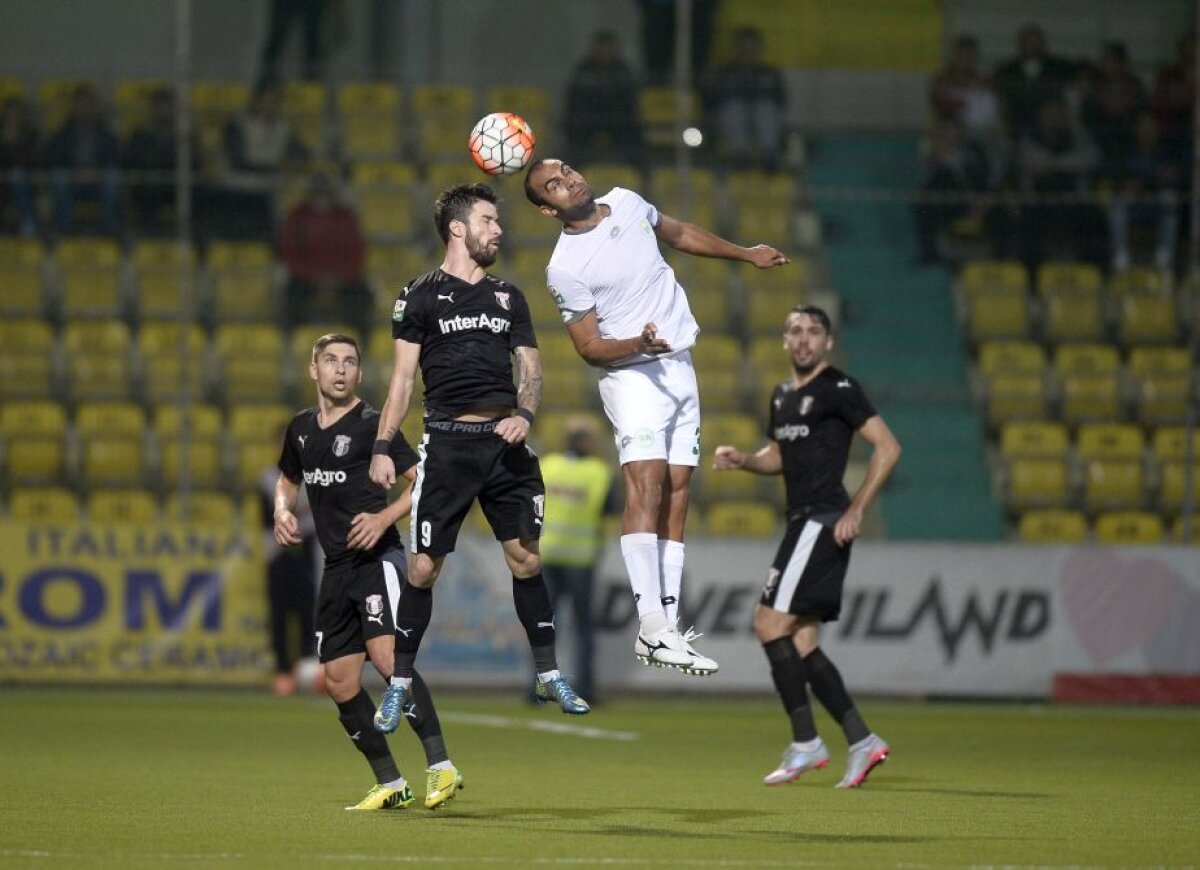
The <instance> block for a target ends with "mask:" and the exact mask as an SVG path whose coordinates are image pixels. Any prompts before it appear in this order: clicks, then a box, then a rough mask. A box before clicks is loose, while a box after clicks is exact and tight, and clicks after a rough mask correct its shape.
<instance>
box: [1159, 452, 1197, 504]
mask: <svg viewBox="0 0 1200 870" xmlns="http://www.w3.org/2000/svg"><path fill="white" fill-rule="evenodd" d="M1187 471H1188V466H1187V463H1186V462H1167V463H1165V464H1164V465H1163V466H1162V470H1161V477H1162V480H1161V485H1160V488H1159V504H1160V505H1161V506H1162V509H1163V510H1164V511H1166V512H1167V513H1170V514H1177V513H1179V512H1180V511H1181V510H1182V509H1183V503H1184V500H1185V499H1186V498H1187V497H1188V492H1189V490H1188V480H1187V477H1188V473H1187ZM1190 492H1191V500H1192V505H1193V506H1194V508H1195V509H1196V510H1197V512H1200V459H1198V460H1197V461H1196V462H1195V463H1194V464H1193V465H1192V480H1191V490H1190Z"/></svg>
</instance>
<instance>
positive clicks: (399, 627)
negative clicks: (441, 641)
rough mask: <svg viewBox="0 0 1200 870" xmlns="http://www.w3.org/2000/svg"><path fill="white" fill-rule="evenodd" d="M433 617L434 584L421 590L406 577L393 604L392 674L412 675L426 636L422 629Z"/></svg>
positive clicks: (397, 675) (426, 626) (427, 625)
mask: <svg viewBox="0 0 1200 870" xmlns="http://www.w3.org/2000/svg"><path fill="white" fill-rule="evenodd" d="M432 618H433V587H432V586H428V587H426V588H424V589H420V588H418V587H416V586H413V585H412V584H411V583H409V582H408V581H407V580H405V581H404V588H403V589H402V590H401V591H400V601H399V603H398V604H397V605H396V665H395V669H394V670H393V671H392V675H393V676H396V677H409V678H411V677H412V675H413V663H414V662H415V661H416V660H417V650H418V649H420V647H421V638H422V637H424V636H425V629H427V628H429V620H431V619H432Z"/></svg>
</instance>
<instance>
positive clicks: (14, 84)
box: [0, 76, 26, 105]
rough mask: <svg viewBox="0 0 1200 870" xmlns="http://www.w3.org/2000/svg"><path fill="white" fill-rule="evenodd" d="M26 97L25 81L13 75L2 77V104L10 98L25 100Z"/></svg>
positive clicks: (0, 96)
mask: <svg viewBox="0 0 1200 870" xmlns="http://www.w3.org/2000/svg"><path fill="white" fill-rule="evenodd" d="M25 98H26V90H25V82H23V81H22V80H21V79H18V78H14V77H13V76H5V77H4V78H0V105H3V104H5V103H7V102H8V101H9V100H23V99H25Z"/></svg>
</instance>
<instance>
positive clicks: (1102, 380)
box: [1062, 374, 1121, 426]
mask: <svg viewBox="0 0 1200 870" xmlns="http://www.w3.org/2000/svg"><path fill="white" fill-rule="evenodd" d="M1120 416H1121V386H1120V382H1119V381H1118V379H1117V376H1116V375H1115V374H1107V375H1074V374H1070V375H1066V376H1065V377H1064V378H1063V379H1062V418H1063V420H1064V421H1066V422H1067V423H1068V424H1069V425H1072V426H1073V425H1076V424H1079V423H1088V422H1103V421H1108V420H1116V419H1117V418H1119V417H1120Z"/></svg>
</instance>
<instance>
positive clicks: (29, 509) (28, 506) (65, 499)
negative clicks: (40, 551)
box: [8, 487, 79, 524]
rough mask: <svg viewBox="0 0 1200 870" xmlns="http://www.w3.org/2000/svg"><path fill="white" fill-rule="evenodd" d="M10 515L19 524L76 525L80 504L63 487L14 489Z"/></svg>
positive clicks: (10, 502) (9, 506)
mask: <svg viewBox="0 0 1200 870" xmlns="http://www.w3.org/2000/svg"><path fill="white" fill-rule="evenodd" d="M8 514H9V517H10V518H11V519H12V520H13V521H14V522H18V523H62V524H68V523H74V522H75V521H76V520H78V519H79V502H78V501H77V500H76V498H75V495H74V493H72V492H71V491H70V490H68V489H63V488H61V487H30V488H28V489H14V490H13V491H12V498H11V500H10V501H9V505H8Z"/></svg>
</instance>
